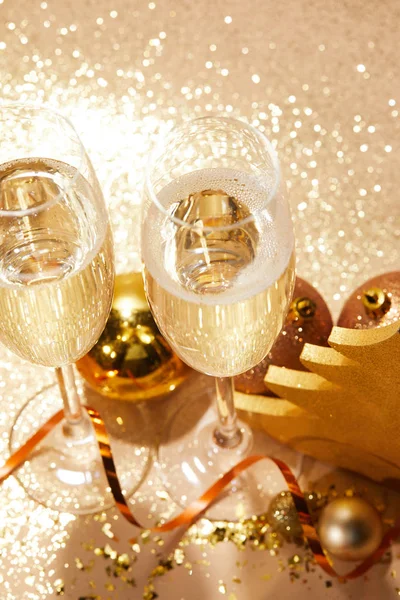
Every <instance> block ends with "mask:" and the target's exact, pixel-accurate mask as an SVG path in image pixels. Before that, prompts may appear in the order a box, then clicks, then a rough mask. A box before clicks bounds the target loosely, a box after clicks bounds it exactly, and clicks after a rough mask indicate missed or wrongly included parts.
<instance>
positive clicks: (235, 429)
mask: <svg viewBox="0 0 400 600" xmlns="http://www.w3.org/2000/svg"><path fill="white" fill-rule="evenodd" d="M233 383H234V382H233V377H216V378H215V389H216V394H217V409H218V424H217V426H216V428H215V431H214V441H215V443H216V444H217V445H218V446H220V447H221V448H235V447H236V446H238V445H239V444H240V442H241V441H242V432H241V430H240V427H239V426H238V424H237V416H236V409H235V403H234V385H233Z"/></svg>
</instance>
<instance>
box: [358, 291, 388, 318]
mask: <svg viewBox="0 0 400 600" xmlns="http://www.w3.org/2000/svg"><path fill="white" fill-rule="evenodd" d="M361 301H362V303H363V306H364V308H365V312H366V313H367V315H368V316H369V317H372V318H374V319H380V318H381V317H383V316H384V315H385V314H386V313H387V312H388V311H389V310H390V307H391V300H390V297H389V295H388V294H387V293H386V292H385V291H384V290H383V289H382V288H379V287H371V288H369V289H368V290H366V291H364V292H363V293H362V296H361Z"/></svg>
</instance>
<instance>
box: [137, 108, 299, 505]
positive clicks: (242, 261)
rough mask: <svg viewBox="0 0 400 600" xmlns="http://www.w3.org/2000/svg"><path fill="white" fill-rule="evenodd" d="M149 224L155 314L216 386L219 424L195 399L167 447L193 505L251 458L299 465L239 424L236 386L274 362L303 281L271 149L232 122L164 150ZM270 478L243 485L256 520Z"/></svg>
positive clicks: (176, 489) (176, 135) (175, 487)
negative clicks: (271, 456) (271, 357)
mask: <svg viewBox="0 0 400 600" xmlns="http://www.w3.org/2000/svg"><path fill="white" fill-rule="evenodd" d="M143 215H144V216H143V225H142V259H143V262H144V267H145V268H144V277H145V287H146V293H147V297H148V301H149V304H150V307H151V310H152V312H153V315H154V317H155V319H156V321H157V324H158V326H159V328H160V330H161V331H162V333H163V335H164V336H165V337H166V339H167V340H168V342H169V343H170V344H171V346H172V347H173V348H174V349H175V351H176V352H177V354H178V355H179V356H180V357H181V358H182V359H183V360H184V361H185V362H186V363H188V364H189V365H190V366H191V367H193V368H194V369H197V370H198V371H200V372H202V373H205V374H207V375H211V376H213V377H214V378H215V386H216V392H215V396H216V405H217V411H218V419H217V421H215V419H214V417H213V415H212V413H211V415H210V412H209V411H208V413H206V415H205V416H204V415H203V414H202V413H204V397H203V398H201V397H200V395H199V393H197V391H196V390H194V391H193V393H191V394H190V395H191V400H187V401H185V403H184V404H183V406H182V407H180V408H179V409H178V410H177V411H176V414H175V416H174V417H173V419H172V422H171V423H170V425H169V427H168V428H167V433H166V435H165V440H164V443H163V444H162V445H161V448H160V463H161V465H162V466H163V467H165V472H166V473H167V474H168V475H167V478H166V483H167V486H168V489H169V492H170V494H171V495H172V497H173V498H174V499H175V500H176V501H177V502H178V503H179V504H181V505H185V504H187V503H188V502H189V501H191V500H194V499H195V497H197V496H198V495H199V493H200V492H202V491H204V490H205V489H206V488H207V487H208V486H209V485H210V484H211V483H212V482H213V481H215V479H216V478H218V476H220V475H221V474H222V473H223V472H224V471H226V470H227V469H228V468H229V467H231V466H232V465H233V464H235V463H236V462H238V460H239V459H240V458H243V457H245V456H246V455H248V454H249V453H250V452H251V453H255V454H258V453H263V452H269V453H271V452H272V453H274V452H275V453H276V452H279V456H280V457H283V456H284V457H285V458H286V460H289V462H291V464H293V462H296V460H297V459H296V455H295V453H293V452H292V451H289V450H286V449H283V448H280V447H279V446H277V444H276V443H274V442H273V441H272V440H270V439H268V438H267V436H266V435H265V434H263V433H261V432H258V433H256V432H252V430H251V429H250V428H249V427H248V426H247V425H246V424H244V423H242V422H240V421H238V419H237V416H236V412H235V407H234V387H233V377H234V376H235V375H238V374H240V373H242V372H244V371H247V370H248V369H250V368H252V367H254V366H255V365H256V364H258V363H259V362H260V361H261V360H262V359H263V358H264V356H265V355H266V354H267V353H268V352H269V350H270V348H271V346H272V344H273V342H274V341H275V339H276V337H277V336H278V334H279V332H280V330H281V328H282V325H283V323H284V319H285V316H286V313H287V310H288V308H289V304H290V301H291V296H292V291H293V286H294V279H295V258H294V234H293V226H292V222H291V216H290V210H289V206H288V203H287V201H286V199H285V197H284V195H283V194H282V191H281V185H280V169H279V162H278V159H277V156H276V153H275V151H274V149H273V148H272V146H271V144H270V143H269V141H268V140H267V139H266V137H264V135H262V134H261V133H260V132H259V131H257V130H256V129H254V128H253V127H251V126H249V125H247V124H245V123H243V122H241V121H237V120H234V119H229V118H222V117H221V118H220V117H205V118H200V119H196V120H194V121H191V122H188V123H186V124H184V125H182V126H181V127H178V128H176V129H174V130H173V131H172V132H171V133H170V134H169V135H168V137H167V139H166V140H165V141H164V143H163V145H161V146H160V147H159V148H158V149H157V150H156V151H155V154H154V157H153V159H152V161H151V163H150V166H149V168H148V171H147V177H146V193H145V200H144V212H143ZM200 417H201V418H200ZM271 468H272V467H271V465H268V463H266V461H263V463H260V465H259V466H257V467H252V470H251V473H250V471H249V474H247V475H244V476H241V478H240V480H241V481H240V482H235V485H234V486H233V489H235V490H237V489H238V488H239V489H242V491H243V490H244V489H245V488H247V491H246V494H247V496H250V497H251V501H250V502H247V505H248V507H249V510H250V511H251V510H259V509H262V508H263V509H265V498H262V497H263V495H265V494H262V493H261V494H260V493H259V492H260V490H261V488H262V486H263V485H264V486H265V485H266V480H268V475H269V474H270V471H271ZM254 469H255V470H254ZM269 479H271V478H269ZM274 491H275V493H277V492H278V491H279V489H277V490H274ZM270 492H271V493H273V491H272V490H270ZM246 494H245V495H246ZM259 497H261V498H262V503H261V504H260V503H259V502H258V498H259ZM224 511H225V512H224V514H225V516H226V507H225V508H224ZM251 514H253V513H251Z"/></svg>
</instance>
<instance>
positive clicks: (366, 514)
mask: <svg viewBox="0 0 400 600" xmlns="http://www.w3.org/2000/svg"><path fill="white" fill-rule="evenodd" d="M318 533H319V537H320V540H321V544H322V546H323V548H324V549H325V550H327V551H328V552H329V553H330V554H332V556H335V557H336V558H339V559H341V560H347V561H361V560H364V559H365V558H367V557H368V556H370V555H371V554H372V553H373V552H374V551H375V550H376V549H377V548H378V546H379V544H380V543H381V541H382V536H383V527H382V520H381V518H380V516H379V513H378V512H377V511H376V510H375V508H374V507H373V506H371V505H370V504H368V502H366V501H365V500H363V499H362V498H356V497H351V498H338V499H336V500H333V501H332V502H330V503H329V504H328V505H327V506H326V507H325V508H324V509H323V511H322V513H321V516H320V518H319V522H318Z"/></svg>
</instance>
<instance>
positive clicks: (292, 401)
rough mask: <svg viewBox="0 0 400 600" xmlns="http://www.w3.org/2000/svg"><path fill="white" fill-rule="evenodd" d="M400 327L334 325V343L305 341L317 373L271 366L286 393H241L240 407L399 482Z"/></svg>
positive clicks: (276, 385) (342, 460) (283, 432)
mask: <svg viewBox="0 0 400 600" xmlns="http://www.w3.org/2000/svg"><path fill="white" fill-rule="evenodd" d="M399 326H400V321H397V322H394V323H391V324H390V325H387V326H385V327H380V328H373V329H357V330H356V329H354V330H353V329H343V328H340V327H334V328H333V330H332V333H331V335H330V337H329V340H328V341H329V344H330V346H331V347H330V348H323V347H319V346H315V345H313V344H306V345H305V346H304V349H303V351H302V354H301V357H300V358H301V362H302V363H303V365H304V366H305V367H307V368H308V369H309V370H310V371H311V372H301V371H296V370H292V369H283V368H279V367H276V366H271V367H270V368H269V370H268V373H267V376H266V383H267V385H268V387H269V388H270V389H271V390H272V391H273V392H274V393H276V394H278V395H279V396H280V398H271V397H266V396H257V395H254V396H253V395H246V394H241V393H238V392H237V393H236V394H235V402H236V406H237V407H238V408H239V409H242V410H243V411H248V412H244V413H243V415H242V416H243V418H244V419H245V420H247V421H248V422H250V423H251V424H252V425H253V426H254V427H261V428H263V429H264V430H265V431H266V432H267V433H268V434H269V435H271V436H273V437H275V438H277V439H278V440H280V441H281V442H283V443H286V444H288V445H289V446H291V447H292V448H294V449H296V450H299V451H300V452H304V453H306V454H310V455H311V456H314V457H315V458H317V459H319V460H322V461H324V462H331V463H333V464H335V465H337V466H340V467H344V468H347V469H351V470H353V471H357V472H359V473H363V474H364V475H366V476H368V477H370V478H372V479H375V480H377V481H380V482H383V483H385V484H387V485H389V486H391V487H396V488H399V487H400V436H399V434H398V432H399V430H400V412H399V410H398V404H399V400H400V369H399V361H400V333H399Z"/></svg>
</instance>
